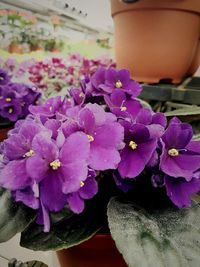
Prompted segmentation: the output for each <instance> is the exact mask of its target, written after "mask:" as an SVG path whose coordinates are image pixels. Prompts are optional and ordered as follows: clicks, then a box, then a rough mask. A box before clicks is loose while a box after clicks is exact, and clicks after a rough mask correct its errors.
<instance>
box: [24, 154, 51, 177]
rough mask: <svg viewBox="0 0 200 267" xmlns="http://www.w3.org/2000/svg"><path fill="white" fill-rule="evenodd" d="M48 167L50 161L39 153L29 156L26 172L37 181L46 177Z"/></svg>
mask: <svg viewBox="0 0 200 267" xmlns="http://www.w3.org/2000/svg"><path fill="white" fill-rule="evenodd" d="M48 169H49V163H48V162H47V161H46V160H45V159H43V158H42V157H40V156H39V155H34V156H32V157H29V158H28V159H27V161H26V172H27V174H28V175H29V176H30V177H31V178H32V179H34V180H35V181H36V182H40V181H41V180H42V179H44V177H45V176H46V173H47V171H48Z"/></svg>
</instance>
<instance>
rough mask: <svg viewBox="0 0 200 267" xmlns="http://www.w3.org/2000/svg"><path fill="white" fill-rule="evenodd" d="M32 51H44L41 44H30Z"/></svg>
mask: <svg viewBox="0 0 200 267" xmlns="http://www.w3.org/2000/svg"><path fill="white" fill-rule="evenodd" d="M30 51H31V52H35V51H42V47H40V46H39V45H30Z"/></svg>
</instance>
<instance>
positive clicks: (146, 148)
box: [118, 139, 157, 178]
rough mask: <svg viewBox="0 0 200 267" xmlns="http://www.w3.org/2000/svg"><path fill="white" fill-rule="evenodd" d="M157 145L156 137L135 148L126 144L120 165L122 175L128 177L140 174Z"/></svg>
mask: <svg viewBox="0 0 200 267" xmlns="http://www.w3.org/2000/svg"><path fill="white" fill-rule="evenodd" d="M156 146H157V140H156V139H152V140H150V141H147V142H146V143H143V144H138V146H137V148H136V149H135V150H132V149H130V148H129V147H128V146H126V147H125V148H124V149H123V151H122V153H121V162H120V163H119V166H118V170H119V173H120V175H121V176H122V177H128V178H134V177H136V176H138V175H139V174H140V173H141V172H142V171H143V170H144V168H145V166H146V164H147V163H148V162H149V160H150V159H151V157H152V155H153V152H154V151H155V149H156Z"/></svg>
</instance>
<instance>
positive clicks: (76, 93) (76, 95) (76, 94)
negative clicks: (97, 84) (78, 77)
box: [69, 88, 85, 105]
mask: <svg viewBox="0 0 200 267" xmlns="http://www.w3.org/2000/svg"><path fill="white" fill-rule="evenodd" d="M69 93H70V95H71V97H72V98H73V100H74V102H75V104H76V105H80V104H82V103H83V102H84V100H85V94H84V93H83V91H82V90H81V89H80V88H71V89H70V91H69Z"/></svg>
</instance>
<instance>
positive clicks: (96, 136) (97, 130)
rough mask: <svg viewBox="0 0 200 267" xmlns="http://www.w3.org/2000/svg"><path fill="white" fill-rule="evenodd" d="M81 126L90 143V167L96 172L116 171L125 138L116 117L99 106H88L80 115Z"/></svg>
mask: <svg viewBox="0 0 200 267" xmlns="http://www.w3.org/2000/svg"><path fill="white" fill-rule="evenodd" d="M79 124H80V126H81V127H82V129H83V131H84V132H85V133H86V134H87V137H88V139H89V141H90V156H89V166H90V167H91V168H92V169H95V170H106V169H116V167H117V165H118V163H119V162H120V154H119V151H118V150H119V149H120V148H121V147H122V146H123V136H124V131H123V127H122V126H121V125H120V124H119V123H118V122H116V117H115V116H114V115H112V114H109V113H106V112H105V111H104V110H103V109H102V108H101V107H100V106H98V105H97V104H88V105H86V106H85V108H84V109H83V110H82V111H81V112H80V114H79Z"/></svg>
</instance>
